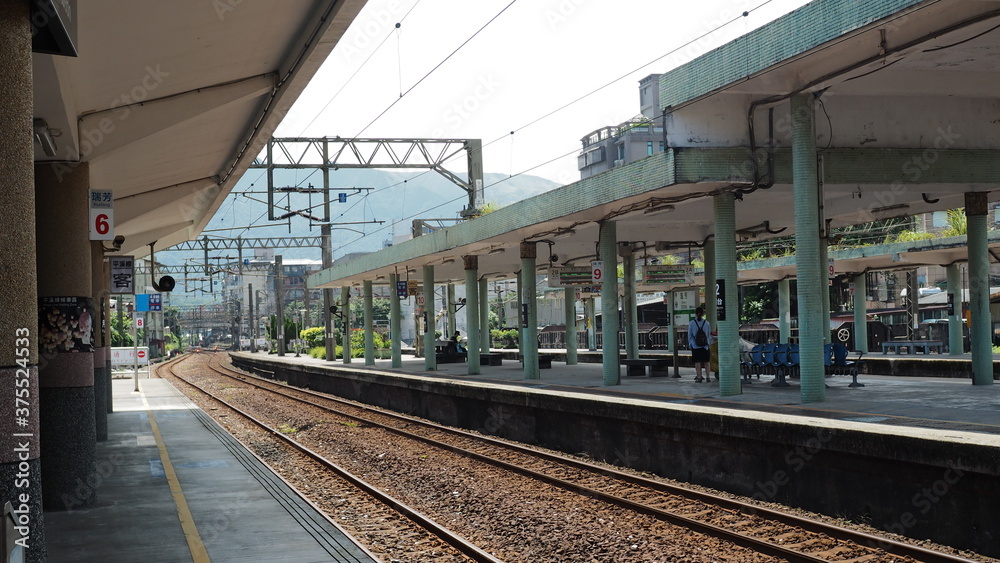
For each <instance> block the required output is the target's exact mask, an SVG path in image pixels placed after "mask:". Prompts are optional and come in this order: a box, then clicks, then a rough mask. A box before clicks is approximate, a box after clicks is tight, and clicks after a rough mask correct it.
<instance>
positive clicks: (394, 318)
mask: <svg viewBox="0 0 1000 563" xmlns="http://www.w3.org/2000/svg"><path fill="white" fill-rule="evenodd" d="M397 283H399V274H389V336H390V338H391V339H392V367H394V368H399V367H403V345H402V342H401V341H400V339H399V337H400V335H401V334H402V331H403V322H402V320H403V319H402V318H401V317H402V315H403V312H402V310H401V307H400V306H399V295H398V294H397V293H396V284H397Z"/></svg>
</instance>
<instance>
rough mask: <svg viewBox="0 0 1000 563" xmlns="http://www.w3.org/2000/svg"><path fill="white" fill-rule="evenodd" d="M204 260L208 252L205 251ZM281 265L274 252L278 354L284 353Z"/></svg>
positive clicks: (283, 304)
mask: <svg viewBox="0 0 1000 563" xmlns="http://www.w3.org/2000/svg"><path fill="white" fill-rule="evenodd" d="M205 256H206V262H207V257H208V253H207V251H206V253H205ZM283 273H284V272H283V266H282V264H281V255H280V254H276V255H275V256H274V297H275V302H276V305H277V308H278V310H277V311H275V317H274V318H275V321H276V324H277V325H278V326H277V327H276V330H275V331H274V335H275V336H277V337H278V356H284V355H285V344H286V343H285V282H284V276H283V275H282V274H283Z"/></svg>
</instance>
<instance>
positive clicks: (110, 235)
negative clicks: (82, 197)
mask: <svg viewBox="0 0 1000 563" xmlns="http://www.w3.org/2000/svg"><path fill="white" fill-rule="evenodd" d="M114 200H115V198H114V194H113V193H112V191H111V190H90V240H114V239H115V210H114Z"/></svg>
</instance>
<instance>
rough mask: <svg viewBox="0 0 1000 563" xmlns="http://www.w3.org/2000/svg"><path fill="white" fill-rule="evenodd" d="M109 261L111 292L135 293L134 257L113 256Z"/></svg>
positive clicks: (121, 293)
mask: <svg viewBox="0 0 1000 563" xmlns="http://www.w3.org/2000/svg"><path fill="white" fill-rule="evenodd" d="M110 261H111V293H116V294H119V295H132V294H133V293H135V257H133V256H114V257H112V258H111V259H110Z"/></svg>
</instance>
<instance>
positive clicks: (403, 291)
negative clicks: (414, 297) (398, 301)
mask: <svg viewBox="0 0 1000 563" xmlns="http://www.w3.org/2000/svg"><path fill="white" fill-rule="evenodd" d="M406 283H407V282H405V281H398V282H396V297H399V298H406V297H408V296H409V295H410V292H409V290H408V289H407V286H406Z"/></svg>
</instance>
